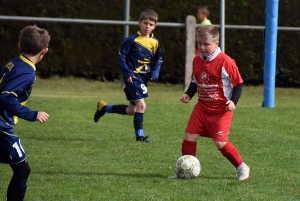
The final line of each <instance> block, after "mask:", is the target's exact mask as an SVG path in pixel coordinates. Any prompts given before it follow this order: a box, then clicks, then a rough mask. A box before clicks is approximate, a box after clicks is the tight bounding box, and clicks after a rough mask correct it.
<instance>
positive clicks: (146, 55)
mask: <svg viewBox="0 0 300 201" xmlns="http://www.w3.org/2000/svg"><path fill="white" fill-rule="evenodd" d="M157 20H158V15H157V13H156V12H155V11H153V10H150V9H148V10H145V11H142V12H141V15H140V19H139V26H140V31H138V32H137V33H135V34H133V35H130V36H129V37H127V38H126V39H125V40H124V42H123V43H122V45H121V47H120V50H119V65H120V68H121V72H122V74H123V80H124V84H125V88H124V92H125V94H126V98H127V100H128V101H129V104H128V105H110V104H107V103H106V102H104V101H99V102H98V104H97V110H96V113H95V115H94V121H95V122H98V120H99V119H100V118H101V117H102V116H103V115H104V114H105V113H116V114H122V115H133V116H134V119H133V124H134V130H135V137H136V141H139V142H149V141H148V139H147V138H148V136H144V128H143V121H144V112H145V109H146V103H145V100H144V99H145V98H148V89H147V83H148V81H149V80H156V79H157V78H158V76H159V71H160V67H161V64H162V62H163V61H162V54H161V49H160V46H159V42H158V40H157V38H156V37H155V36H154V35H153V33H152V31H153V30H154V29H155V27H156V23H157Z"/></svg>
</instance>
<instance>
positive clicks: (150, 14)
mask: <svg viewBox="0 0 300 201" xmlns="http://www.w3.org/2000/svg"><path fill="white" fill-rule="evenodd" d="M144 19H149V20H151V21H154V22H155V23H156V22H157V21H158V14H157V13H156V12H155V11H154V10H151V9H147V10H144V11H142V12H141V15H140V19H139V21H141V20H144Z"/></svg>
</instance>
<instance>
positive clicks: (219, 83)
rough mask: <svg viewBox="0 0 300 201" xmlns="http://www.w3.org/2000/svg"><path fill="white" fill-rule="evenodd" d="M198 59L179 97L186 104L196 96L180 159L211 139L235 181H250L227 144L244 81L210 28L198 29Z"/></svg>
mask: <svg viewBox="0 0 300 201" xmlns="http://www.w3.org/2000/svg"><path fill="white" fill-rule="evenodd" d="M196 34H197V43H198V49H199V55H197V56H196V57H195V58H194V60H193V73H192V81H191V83H190V85H189V87H188V89H187V91H186V92H185V93H184V94H183V95H182V96H181V97H180V100H181V101H182V102H183V103H188V102H189V101H190V100H191V98H192V97H193V96H194V95H195V93H196V92H198V102H197V104H196V105H195V108H194V110H193V112H192V114H191V116H190V119H189V122H188V125H187V128H186V131H185V136H184V139H183V142H182V155H193V156H195V155H196V148H197V147H196V146H197V139H198V137H199V136H202V137H209V138H212V139H213V141H214V144H215V145H216V147H217V148H218V150H219V151H220V152H221V153H222V154H223V156H224V157H226V158H227V159H228V160H229V161H230V162H231V164H232V165H233V166H234V167H235V168H236V169H237V171H238V180H240V181H242V180H246V179H248V178H249V172H250V169H249V167H248V166H247V165H246V164H245V163H244V162H243V160H242V158H241V156H240V154H239V152H238V150H237V149H236V148H235V146H234V145H233V144H231V143H230V142H229V141H228V134H229V129H230V124H231V121H232V117H233V110H234V109H235V106H236V104H237V102H238V100H239V98H240V96H241V93H242V88H243V80H242V78H241V75H240V73H239V70H238V68H237V66H236V63H235V61H234V60H233V59H231V58H230V57H229V56H228V55H226V54H224V53H223V52H221V50H220V48H219V46H218V45H219V31H218V28H217V27H215V26H213V25H207V26H202V27H200V28H198V29H197V31H196Z"/></svg>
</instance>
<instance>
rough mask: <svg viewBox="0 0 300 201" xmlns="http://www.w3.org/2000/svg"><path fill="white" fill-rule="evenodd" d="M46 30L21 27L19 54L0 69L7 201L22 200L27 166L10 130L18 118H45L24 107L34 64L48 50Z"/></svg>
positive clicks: (0, 138) (0, 153)
mask: <svg viewBox="0 0 300 201" xmlns="http://www.w3.org/2000/svg"><path fill="white" fill-rule="evenodd" d="M49 41H50V36H49V34H48V31H47V30H45V29H41V28H39V27H37V26H27V27H25V28H24V29H23V30H22V31H21V33H20V36H19V43H18V48H19V50H20V52H21V55H20V56H18V57H16V58H14V59H13V60H11V61H10V62H8V63H7V64H6V65H4V66H3V67H2V68H0V103H1V104H0V163H5V164H9V165H10V167H11V169H12V171H13V176H12V178H11V180H10V183H9V186H8V189H7V195H6V196H7V200H8V201H12V200H13V201H19V200H20V201H21V200H23V199H24V197H25V193H26V188H27V179H28V177H29V174H30V167H29V164H28V161H27V157H26V154H25V151H24V149H23V147H22V145H21V141H20V139H19V138H18V136H17V135H16V133H15V131H14V126H15V124H16V123H17V122H18V118H22V119H25V120H27V121H32V122H33V121H39V122H40V123H44V122H45V121H47V119H48V117H49V115H48V114H47V113H46V112H38V111H33V110H31V109H29V108H28V107H26V106H25V105H26V103H27V101H28V98H29V96H30V93H31V90H32V85H33V83H34V81H35V70H36V68H35V64H37V63H38V62H39V61H41V60H42V58H43V56H44V55H45V54H46V53H47V51H48V44H49Z"/></svg>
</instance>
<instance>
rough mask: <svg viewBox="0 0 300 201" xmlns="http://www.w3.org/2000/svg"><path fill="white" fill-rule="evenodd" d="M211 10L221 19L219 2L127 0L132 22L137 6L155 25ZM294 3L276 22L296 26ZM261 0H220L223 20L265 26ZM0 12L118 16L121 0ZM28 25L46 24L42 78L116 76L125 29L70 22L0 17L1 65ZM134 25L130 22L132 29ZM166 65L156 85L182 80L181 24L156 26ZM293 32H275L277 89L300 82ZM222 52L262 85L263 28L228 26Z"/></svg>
mask: <svg viewBox="0 0 300 201" xmlns="http://www.w3.org/2000/svg"><path fill="white" fill-rule="evenodd" d="M200 3H201V4H206V5H208V6H209V8H210V12H211V14H210V17H209V18H210V19H211V21H212V22H213V23H215V24H219V21H220V12H219V11H220V2H219V0H202V1H201V2H199V1H196V0H190V1H183V0H180V1H176V3H174V1H173V0H150V1H149V0H147V1H146V0H139V1H131V6H130V14H131V16H130V18H131V19H130V20H132V21H137V20H138V17H139V14H140V11H141V10H144V9H147V8H151V9H154V10H156V11H157V12H158V14H159V21H160V22H179V23H184V22H185V18H186V16H187V15H195V14H196V9H197V6H199V4H200ZM299 6H300V1H295V0H292V1H291V0H289V1H288V0H280V1H279V19H278V20H279V21H278V26H287V27H300V12H298V10H297V9H296V8H298V7H299ZM264 11H265V1H254V0H236V1H226V10H225V15H226V24H232V25H259V26H263V25H264ZM0 13H1V15H10V16H33V17H55V18H76V19H103V20H123V19H124V1H121V0H109V1H108V0H85V1H83V0H76V1H73V0H47V1H37V0H27V1H26V4H24V2H23V1H18V0H9V1H8V0H2V1H0ZM29 24H37V25H38V26H41V27H44V28H47V29H48V30H49V32H50V34H51V36H52V38H51V42H50V50H49V53H48V55H47V56H46V57H45V58H44V60H43V62H41V63H40V64H39V68H38V69H39V71H38V73H39V74H40V75H41V76H43V77H51V76H53V75H60V76H70V75H72V76H79V77H85V78H89V79H97V80H102V81H106V80H108V81H113V80H118V79H120V70H119V67H118V64H117V54H118V48H119V45H120V44H121V43H122V41H123V35H124V34H123V27H122V26H119V25H95V24H72V23H53V22H28V21H0V25H1V26H0V44H1V49H0V61H1V65H2V64H5V63H6V62H7V61H9V60H10V59H12V58H13V57H15V56H16V55H17V54H18V50H17V48H16V47H17V46H16V43H17V39H18V35H19V33H20V30H21V29H22V28H23V27H24V26H26V25H29ZM137 30H138V26H130V34H132V33H135V32H136V31H137ZM154 33H155V35H156V36H157V37H158V38H159V39H160V43H161V47H162V50H163V56H164V64H163V68H162V71H161V76H160V78H159V81H160V82H169V83H182V82H183V79H184V76H183V75H184V65H185V29H184V28H170V27H168V28H167V27H160V26H158V27H157V28H156V30H155V32H154ZM299 34H300V33H299V32H295V31H279V32H278V49H277V76H276V84H277V86H300V80H299V77H300V69H299V68H298V65H299V63H300V60H299V58H298V55H297V46H296V45H294V44H297V43H299V42H300V41H299V40H300V38H299ZM225 37H226V41H225V50H226V53H227V54H228V55H230V56H231V57H233V58H234V59H235V60H236V62H237V64H238V66H239V68H240V71H241V74H242V77H243V78H244V80H245V82H246V84H252V85H254V84H262V75H263V52H264V39H263V31H261V30H235V29H226V33H225Z"/></svg>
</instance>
